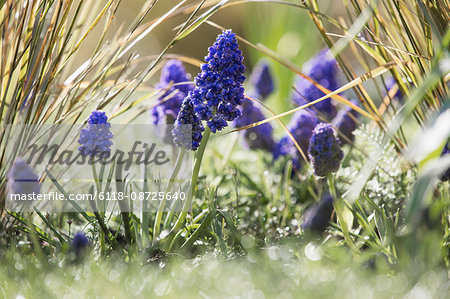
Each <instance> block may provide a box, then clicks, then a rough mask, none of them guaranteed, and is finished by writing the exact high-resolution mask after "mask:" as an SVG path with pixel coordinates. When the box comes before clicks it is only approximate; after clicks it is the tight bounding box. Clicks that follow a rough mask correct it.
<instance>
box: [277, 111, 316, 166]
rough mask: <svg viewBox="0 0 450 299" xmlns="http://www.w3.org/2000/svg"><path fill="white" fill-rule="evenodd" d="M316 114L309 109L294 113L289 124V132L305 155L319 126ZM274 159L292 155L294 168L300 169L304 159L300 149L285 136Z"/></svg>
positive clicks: (279, 143)
mask: <svg viewBox="0 0 450 299" xmlns="http://www.w3.org/2000/svg"><path fill="white" fill-rule="evenodd" d="M318 122H319V120H318V119H317V117H316V115H315V113H314V112H312V111H309V110H307V109H303V110H300V111H297V112H295V113H294V116H293V117H292V119H291V121H290V122H289V124H288V126H287V127H288V130H289V132H291V134H292V136H293V137H294V139H295V141H296V142H297V143H298V145H299V146H300V148H301V149H302V151H303V153H305V154H306V153H307V152H308V147H309V140H310V139H311V135H312V131H313V129H314V127H315V126H316V125H317V124H318ZM273 154H274V158H275V159H276V158H278V157H279V156H284V155H290V156H291V157H292V158H293V160H292V161H293V163H294V167H295V168H296V169H297V170H298V169H300V165H301V161H302V158H301V156H300V153H299V152H298V149H297V148H296V147H295V145H294V142H293V141H292V139H291V138H290V137H289V136H284V137H283V138H282V139H281V140H280V141H279V142H278V145H277V147H276V151H274V152H273Z"/></svg>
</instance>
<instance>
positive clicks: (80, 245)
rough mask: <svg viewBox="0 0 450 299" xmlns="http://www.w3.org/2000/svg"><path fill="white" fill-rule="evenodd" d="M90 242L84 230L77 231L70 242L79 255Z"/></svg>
mask: <svg viewBox="0 0 450 299" xmlns="http://www.w3.org/2000/svg"><path fill="white" fill-rule="evenodd" d="M88 244H89V239H88V238H87V237H86V235H85V234H83V233H82V232H77V233H76V234H75V236H74V237H73V239H72V242H71V243H70V247H71V248H72V249H73V250H74V251H75V253H76V254H77V255H79V254H80V253H81V252H82V251H83V250H84V249H85V248H86V247H87V246H88Z"/></svg>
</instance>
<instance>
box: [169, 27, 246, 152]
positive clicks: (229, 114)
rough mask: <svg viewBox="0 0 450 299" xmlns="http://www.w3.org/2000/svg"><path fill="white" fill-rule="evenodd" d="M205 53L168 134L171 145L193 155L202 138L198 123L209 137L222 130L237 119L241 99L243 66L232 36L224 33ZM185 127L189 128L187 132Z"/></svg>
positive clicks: (229, 32)
mask: <svg viewBox="0 0 450 299" xmlns="http://www.w3.org/2000/svg"><path fill="white" fill-rule="evenodd" d="M208 52H209V53H208V55H207V56H206V57H205V62H206V63H205V64H203V65H202V67H201V70H202V72H201V73H199V74H198V75H197V77H196V78H195V87H194V89H193V90H192V91H190V92H189V94H188V96H187V97H186V98H185V99H184V100H183V104H182V107H181V109H180V112H179V113H178V116H177V119H176V121H175V127H174V129H173V130H172V135H173V137H174V143H175V145H177V146H184V147H185V148H187V149H190V150H193V151H195V150H197V149H198V147H199V144H200V142H201V140H202V137H203V136H202V133H203V131H204V127H203V124H202V121H206V124H207V126H208V127H209V128H210V130H211V132H212V133H216V132H217V131H220V130H222V129H223V128H225V127H227V126H228V122H230V121H234V120H235V119H236V118H238V117H239V116H240V115H241V111H240V110H239V105H241V104H242V101H243V99H244V87H243V83H244V81H245V77H244V75H243V74H244V72H245V66H244V65H243V64H242V61H243V59H244V58H243V57H242V52H241V51H240V50H239V45H238V43H237V39H236V35H235V34H234V33H233V32H232V31H231V30H224V31H223V32H222V33H221V34H220V35H219V36H218V37H217V39H216V41H215V42H214V44H213V45H212V46H211V47H209V49H208ZM186 125H190V130H189V126H186ZM189 131H190V132H191V134H192V136H189V134H188V132H189Z"/></svg>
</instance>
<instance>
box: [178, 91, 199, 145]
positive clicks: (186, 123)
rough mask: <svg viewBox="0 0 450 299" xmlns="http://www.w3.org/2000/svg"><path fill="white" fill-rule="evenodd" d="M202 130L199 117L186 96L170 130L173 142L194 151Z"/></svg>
mask: <svg viewBox="0 0 450 299" xmlns="http://www.w3.org/2000/svg"><path fill="white" fill-rule="evenodd" d="M204 130H205V128H204V127H203V124H202V122H201V120H200V118H199V117H198V116H197V114H196V113H195V111H194V106H193V105H192V100H191V98H190V97H189V96H188V97H186V98H185V99H184V100H183V104H182V105H181V109H180V112H179V113H178V116H177V119H176V121H175V125H174V128H173V130H172V135H173V142H174V143H175V145H176V146H179V147H184V148H186V149H188V150H191V151H196V150H197V149H198V147H199V146H200V142H201V141H202V137H203V135H202V134H203V131H204Z"/></svg>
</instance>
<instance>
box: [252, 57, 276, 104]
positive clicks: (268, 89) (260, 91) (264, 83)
mask: <svg viewBox="0 0 450 299" xmlns="http://www.w3.org/2000/svg"><path fill="white" fill-rule="evenodd" d="M250 83H251V85H252V86H253V87H254V89H255V93H256V94H257V95H258V96H259V97H260V98H261V99H262V100H264V99H265V98H267V96H269V95H270V94H271V93H272V92H273V89H274V86H273V79H272V74H271V73H270V69H269V65H268V64H267V63H266V62H264V61H262V62H259V63H258V64H257V65H256V66H255V68H254V69H253V71H252V74H251V76H250Z"/></svg>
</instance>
